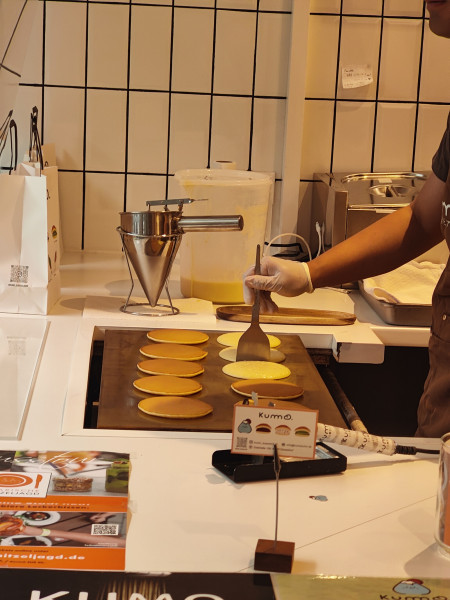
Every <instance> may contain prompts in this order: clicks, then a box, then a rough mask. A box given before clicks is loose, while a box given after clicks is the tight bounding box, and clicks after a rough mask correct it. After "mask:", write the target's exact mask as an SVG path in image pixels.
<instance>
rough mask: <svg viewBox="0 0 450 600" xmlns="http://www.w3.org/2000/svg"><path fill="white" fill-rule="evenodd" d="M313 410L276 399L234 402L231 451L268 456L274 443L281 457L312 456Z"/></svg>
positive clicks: (315, 420) (316, 415) (314, 416)
mask: <svg viewBox="0 0 450 600" xmlns="http://www.w3.org/2000/svg"><path fill="white" fill-rule="evenodd" d="M318 417H319V413H318V411H317V410H310V409H307V408H304V407H303V406H299V405H298V404H293V403H292V402H286V401H284V402H283V401H278V400H262V399H260V400H258V403H257V405H254V404H244V403H243V402H238V403H237V404H235V405H234V417H233V430H232V440H231V452H233V453H237V454H255V455H258V456H272V455H273V447H274V445H275V444H276V445H277V449H278V454H279V455H280V456H282V457H293V458H314V456H315V449H316V435H317V420H318Z"/></svg>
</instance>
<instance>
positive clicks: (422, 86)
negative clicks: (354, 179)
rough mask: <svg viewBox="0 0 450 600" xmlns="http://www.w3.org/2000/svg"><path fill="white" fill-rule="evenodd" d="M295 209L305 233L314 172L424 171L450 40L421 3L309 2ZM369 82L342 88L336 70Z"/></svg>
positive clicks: (444, 92)
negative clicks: (435, 30) (367, 72)
mask: <svg viewBox="0 0 450 600" xmlns="http://www.w3.org/2000/svg"><path fill="white" fill-rule="evenodd" d="M310 13H311V14H310V22H309V32H310V39H309V42H308V58H307V78H306V101H305V112H304V118H305V126H304V135H303V140H302V160H301V170H300V172H301V180H302V182H303V183H302V185H301V187H300V203H301V206H302V211H301V212H302V213H303V215H305V219H304V220H303V221H302V219H301V218H300V221H299V229H300V230H302V229H303V231H304V232H305V235H307V233H308V227H309V221H308V214H309V213H308V206H310V203H311V202H312V199H311V198H312V183H311V182H312V181H313V178H314V173H322V172H335V173H337V172H352V171H353V172H360V171H369V172H370V171H412V170H417V171H422V170H430V168H431V158H432V156H433V154H434V152H435V151H436V149H437V146H438V144H439V142H440V139H441V137H442V134H443V131H444V128H445V124H446V119H447V116H448V111H449V103H450V85H449V81H450V40H448V39H443V38H439V37H437V36H436V35H434V34H432V33H431V32H430V30H429V28H428V22H427V13H426V11H425V9H424V3H423V2H422V0H383V1H382V0H342V1H341V0H311V3H310ZM350 65H370V67H371V69H372V73H373V83H371V84H370V85H366V86H363V87H359V88H354V89H346V90H345V89H343V87H342V79H341V73H342V67H344V66H350Z"/></svg>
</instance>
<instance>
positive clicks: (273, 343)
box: [217, 331, 281, 348]
mask: <svg viewBox="0 0 450 600" xmlns="http://www.w3.org/2000/svg"><path fill="white" fill-rule="evenodd" d="M243 333H244V332H243V331H229V332H228V333H222V335H219V337H218V338H217V341H218V343H219V344H222V346H237V345H238V343H239V340H240V338H241V335H242V334H243ZM266 335H267V337H268V338H269V345H270V347H271V348H276V347H277V346H279V345H280V344H281V341H280V340H279V339H278V338H277V337H275V336H274V335H270V334H269V333H266Z"/></svg>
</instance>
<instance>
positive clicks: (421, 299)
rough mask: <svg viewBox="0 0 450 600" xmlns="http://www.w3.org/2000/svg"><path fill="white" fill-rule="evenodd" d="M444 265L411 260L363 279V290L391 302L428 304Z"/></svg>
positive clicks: (378, 298)
mask: <svg viewBox="0 0 450 600" xmlns="http://www.w3.org/2000/svg"><path fill="white" fill-rule="evenodd" d="M444 267H445V265H444V264H435V263H432V262H427V261H424V262H417V261H415V260H412V261H410V262H408V263H406V264H404V265H402V266H401V267H399V268H398V269H394V270H393V271H389V273H384V274H383V275H377V276H375V277H368V278H367V279H364V280H363V286H364V290H365V292H367V293H368V294H371V295H372V296H374V298H376V299H377V300H383V301H384V302H389V303H391V304H418V305H430V304H431V297H432V295H433V291H434V288H435V287H436V284H437V282H438V280H439V277H440V276H441V274H442V271H443V269H444Z"/></svg>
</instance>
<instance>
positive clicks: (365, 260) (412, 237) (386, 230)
mask: <svg viewBox="0 0 450 600" xmlns="http://www.w3.org/2000/svg"><path fill="white" fill-rule="evenodd" d="M441 239H442V236H441V234H440V230H439V227H437V226H433V227H431V228H429V229H428V230H427V229H426V228H425V227H424V225H423V223H422V221H421V220H420V219H419V218H418V217H417V214H416V211H415V207H414V206H413V205H409V206H406V207H404V208H402V209H399V210H397V211H395V212H394V213H392V214H390V215H388V216H387V217H385V218H383V219H380V220H379V221H377V222H376V223H374V224H373V225H371V226H370V227H367V228H366V229H364V230H362V231H360V232H359V233H357V234H356V235H354V236H352V237H350V238H349V239H348V240H346V241H345V242H342V243H341V244H338V245H337V246H335V247H334V248H332V249H330V250H328V251H327V252H325V253H324V254H322V255H321V256H319V257H317V258H316V259H314V260H313V261H311V262H310V263H309V268H310V274H311V280H312V283H313V285H314V287H316V288H317V287H323V286H327V285H337V284H340V283H346V282H349V281H356V280H358V279H363V278H365V277H370V276H373V275H378V274H380V273H386V272H387V271H391V270H392V269H395V268H397V267H399V266H400V265H402V264H404V263H405V262H408V261H409V260H412V259H413V258H415V257H416V256H419V255H420V254H422V253H423V252H425V251H426V250H428V249H429V248H431V247H433V246H434V245H435V244H437V243H438V242H439V241H440V240H441Z"/></svg>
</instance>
